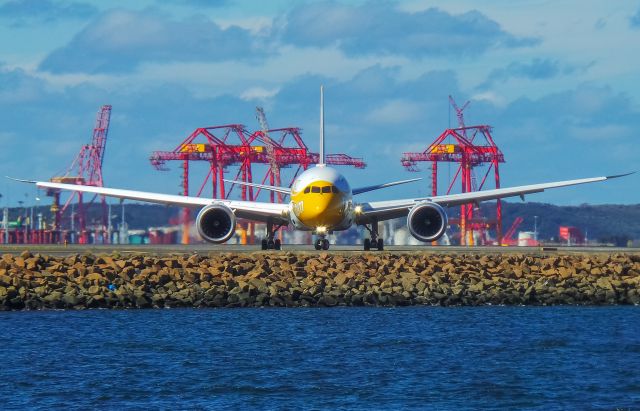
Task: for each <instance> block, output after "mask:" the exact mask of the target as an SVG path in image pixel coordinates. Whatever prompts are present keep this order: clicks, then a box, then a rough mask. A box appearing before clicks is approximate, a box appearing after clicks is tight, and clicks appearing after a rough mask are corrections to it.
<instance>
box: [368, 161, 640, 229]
mask: <svg viewBox="0 0 640 411" xmlns="http://www.w3.org/2000/svg"><path fill="white" fill-rule="evenodd" d="M630 174H633V173H627V174H620V175H614V176H608V177H593V178H582V179H578V180H565V181H557V182H553V183H542V184H531V185H526V186H517V187H509V188H497V189H494V190H484V191H474V192H470V193H462V194H449V195H442V196H436V197H424V198H412V199H404V200H388V201H372V202H369V203H360V204H358V205H357V207H359V208H358V209H357V210H359V212H358V213H357V217H356V221H357V223H358V224H365V223H370V222H371V221H374V220H378V221H383V220H389V219H392V218H398V217H404V216H406V215H407V214H408V213H409V210H410V209H411V208H412V207H413V206H415V205H416V204H418V203H420V202H423V201H431V202H434V203H437V204H439V205H441V206H443V207H452V206H456V205H461V204H468V203H479V202H481V201H487V200H496V199H499V198H505V197H515V196H520V197H521V198H523V199H524V196H525V194H532V193H540V192H543V191H544V190H547V189H551V188H559V187H567V186H573V185H578V184H587V183H595V182H598V181H605V180H609V179H612V178H618V177H624V176H628V175H630Z"/></svg>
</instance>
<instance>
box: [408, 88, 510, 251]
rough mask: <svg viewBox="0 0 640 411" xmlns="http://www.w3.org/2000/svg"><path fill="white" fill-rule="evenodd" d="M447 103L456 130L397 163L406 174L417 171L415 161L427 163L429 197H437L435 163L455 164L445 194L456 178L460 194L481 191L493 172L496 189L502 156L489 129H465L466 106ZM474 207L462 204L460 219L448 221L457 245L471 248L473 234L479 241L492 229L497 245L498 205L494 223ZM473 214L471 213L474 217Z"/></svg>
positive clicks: (498, 202) (500, 206)
mask: <svg viewBox="0 0 640 411" xmlns="http://www.w3.org/2000/svg"><path fill="white" fill-rule="evenodd" d="M449 101H450V103H451V105H452V106H453V108H454V109H455V110H456V114H457V117H458V123H459V127H456V128H448V129H446V130H445V131H444V132H443V133H442V134H440V135H439V136H438V137H437V138H436V139H435V141H434V142H433V143H431V144H430V145H429V146H428V147H427V149H426V150H424V151H423V152H419V153H404V155H403V156H402V159H401V162H402V165H403V166H404V167H405V168H406V169H407V170H409V171H413V172H417V171H420V169H419V168H418V164H417V163H418V162H430V163H431V195H432V196H437V195H438V163H440V162H448V163H456V164H458V167H457V170H456V172H455V175H454V176H453V178H452V179H451V181H450V182H449V183H448V187H447V191H446V194H451V191H452V189H453V188H454V185H455V183H456V181H457V180H458V178H460V183H461V192H462V193H468V192H471V191H478V190H482V189H483V188H487V187H488V186H489V185H490V184H488V183H489V181H490V180H491V178H489V176H490V174H491V172H492V171H493V180H494V188H500V170H499V164H500V163H504V155H503V154H502V152H501V151H500V149H499V148H498V146H497V145H496V143H495V141H494V140H493V136H492V135H491V130H492V127H491V126H489V125H478V126H465V124H464V116H463V113H462V111H463V110H464V109H465V108H466V107H467V106H468V104H469V102H466V103H465V104H464V105H463V106H462V108H459V107H458V106H457V105H456V104H455V101H454V100H453V98H452V97H451V96H449ZM481 167H482V168H486V170H483V174H482V180H481V182H480V184H479V185H478V184H477V179H476V174H477V171H479V169H480V168H481ZM474 208H477V207H476V206H475V205H473V204H464V205H462V206H461V207H460V218H459V219H450V223H451V224H456V223H457V225H458V226H459V228H460V244H461V245H473V244H474V235H473V234H474V232H477V233H478V234H479V235H480V238H483V239H486V237H487V235H486V234H487V233H486V230H487V228H489V227H494V228H495V236H496V240H497V243H498V244H501V241H502V204H501V202H500V200H497V201H496V218H495V220H487V219H483V218H481V217H480V216H479V213H478V211H479V210H478V211H474ZM474 213H475V214H474Z"/></svg>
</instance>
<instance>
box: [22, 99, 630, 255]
mask: <svg viewBox="0 0 640 411" xmlns="http://www.w3.org/2000/svg"><path fill="white" fill-rule="evenodd" d="M319 160H320V162H319V164H317V165H316V166H315V167H313V168H310V169H308V170H306V171H304V172H303V173H302V174H300V176H298V177H297V178H296V179H295V181H294V182H293V184H292V186H291V188H287V187H274V186H266V185H262V184H254V183H244V182H239V181H236V182H235V183H237V184H244V185H247V186H252V187H260V188H262V189H266V190H271V191H275V192H279V193H282V194H286V195H289V196H290V201H289V202H288V203H286V204H273V203H267V202H257V201H238V200H228V199H219V198H213V199H210V198H200V197H187V196H180V195H170V194H161V193H150V192H145V191H134V190H122V189H117V188H106V187H95V186H85V185H74V184H61V183H52V182H47V181H31V180H18V181H21V182H27V183H32V184H35V185H36V186H37V187H40V188H47V189H53V190H68V191H80V192H84V193H95V194H100V195H104V196H109V197H116V198H120V199H129V200H138V201H145V202H150V203H159V204H167V205H174V206H182V207H192V208H199V209H200V211H199V212H198V216H197V218H196V227H197V229H198V232H199V234H200V236H201V237H202V238H203V239H204V240H205V241H207V242H211V243H224V242H226V241H227V240H229V239H230V238H231V237H232V236H233V234H234V233H235V228H236V219H237V218H244V219H249V220H254V221H261V222H265V223H266V226H267V230H266V236H265V238H264V239H263V240H262V249H263V250H266V249H275V250H279V249H280V248H281V244H280V240H278V239H275V233H276V232H277V230H278V229H280V228H281V227H284V226H287V225H289V224H291V225H292V226H293V227H294V228H295V229H297V230H304V231H312V232H313V234H315V235H316V241H315V248H316V250H320V249H322V250H328V249H329V241H328V240H327V238H326V236H327V235H328V234H331V233H332V232H334V231H341V230H346V229H348V228H350V227H351V226H352V225H354V224H357V225H361V226H364V227H365V228H366V229H367V231H368V232H369V234H370V238H366V239H365V240H364V249H365V250H370V249H371V248H374V249H377V250H382V249H383V248H384V244H383V241H382V238H379V236H378V223H379V222H381V221H384V220H389V219H392V218H398V217H405V216H406V217H407V226H408V228H409V231H410V232H411V234H412V235H413V236H414V237H415V238H417V239H418V240H420V241H424V242H432V241H436V240H438V239H439V238H440V237H441V236H442V235H443V234H444V232H445V230H446V229H447V213H446V211H445V207H451V206H457V205H461V204H469V203H476V204H477V203H479V202H480V201H486V200H495V199H499V198H505V197H513V196H520V197H522V198H523V199H524V195H525V194H531V193H539V192H542V191H544V190H546V189H550V188H557V187H565V186H572V185H577V184H585V183H594V182H597V181H604V180H608V179H611V178H617V177H622V176H626V175H629V174H632V173H628V174H621V175H615V176H608V177H593V178H583V179H578V180H566V181H558V182H552V183H543V184H532V185H525V186H518V187H511V188H498V189H494V190H485V191H476V192H470V193H463V194H449V195H442V196H435V197H423V198H408V199H402V200H388V201H371V202H367V201H359V200H355V199H354V196H358V195H360V194H362V193H365V192H367V191H373V190H379V189H381V188H385V187H391V186H394V185H398V184H405V183H409V182H412V181H416V180H420V179H419V178H417V179H411V180H402V181H395V182H391V183H385V184H378V185H371V186H366V187H359V188H353V189H352V188H351V187H350V186H349V183H348V182H347V179H346V178H345V177H344V176H342V175H341V174H340V173H339V172H338V171H337V170H335V169H334V168H331V167H327V165H326V164H325V163H324V96H323V89H322V87H321V88H320V156H319Z"/></svg>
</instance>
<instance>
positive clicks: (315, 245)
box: [314, 238, 322, 250]
mask: <svg viewBox="0 0 640 411" xmlns="http://www.w3.org/2000/svg"><path fill="white" fill-rule="evenodd" d="M314 247H315V248H316V250H321V249H322V240H321V239H319V238H318V239H317V240H316V242H315V244H314Z"/></svg>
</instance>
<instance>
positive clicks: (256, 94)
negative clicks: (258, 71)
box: [240, 87, 279, 101]
mask: <svg viewBox="0 0 640 411" xmlns="http://www.w3.org/2000/svg"><path fill="white" fill-rule="evenodd" d="M278 90H279V89H277V88H273V89H266V88H264V87H251V88H249V89H246V90H245V91H243V92H242V93H241V94H240V98H241V99H243V100H245V101H251V100H266V99H268V98H271V97H273V96H275V95H276V94H278Z"/></svg>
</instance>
